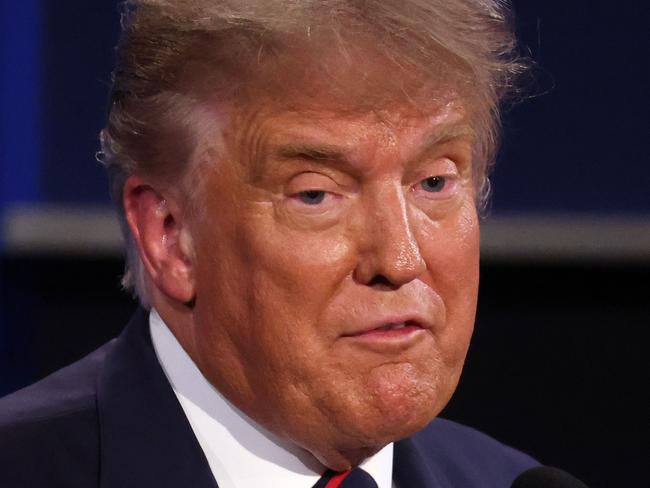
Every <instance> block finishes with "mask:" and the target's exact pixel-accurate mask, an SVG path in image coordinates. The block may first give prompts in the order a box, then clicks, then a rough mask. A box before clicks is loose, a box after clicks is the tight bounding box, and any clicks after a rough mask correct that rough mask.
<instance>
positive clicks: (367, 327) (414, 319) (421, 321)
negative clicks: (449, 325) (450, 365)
mask: <svg viewBox="0 0 650 488" xmlns="http://www.w3.org/2000/svg"><path fill="white" fill-rule="evenodd" d="M398 324H405V325H412V326H416V327H420V328H422V329H430V328H432V326H433V324H432V323H431V322H430V321H429V320H428V319H427V318H426V317H424V316H422V315H420V314H408V315H395V316H388V317H382V318H379V319H374V320H371V321H367V320H365V321H364V325H362V326H360V327H357V328H355V329H351V330H349V331H346V332H345V333H344V334H343V336H344V337H352V336H358V335H362V334H366V333H368V332H370V331H373V330H375V329H379V328H382V327H387V326H391V325H398Z"/></svg>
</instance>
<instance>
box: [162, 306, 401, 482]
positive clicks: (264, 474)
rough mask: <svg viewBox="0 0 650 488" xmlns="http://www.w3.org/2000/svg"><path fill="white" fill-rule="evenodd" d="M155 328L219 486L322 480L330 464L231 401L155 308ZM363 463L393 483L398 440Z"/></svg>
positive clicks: (379, 479)
mask: <svg viewBox="0 0 650 488" xmlns="http://www.w3.org/2000/svg"><path fill="white" fill-rule="evenodd" d="M149 327H150V331H151V340H152V342H153V347H154V349H155V351H156V355H157V357H158V361H159V362H160V364H161V366H162V369H163V371H164V372H165V375H166V376H167V379H168V380H169V382H170V384H171V386H172V388H173V390H174V393H175V394H176V397H177V398H178V401H179V402H180V404H181V406H182V407H183V411H184V412H185V415H186V416H187V419H188V420H189V423H190V425H191V426H192V430H193V431H194V434H195V435H196V438H197V439H198V441H199V444H200V445H201V448H202V449H203V452H204V453H205V457H206V458H207V460H208V463H209V464H210V469H211V470H212V474H213V475H214V478H215V479H216V480H217V483H218V484H219V488H259V487H260V486H269V487H275V486H277V487H282V488H311V487H312V486H313V485H314V484H315V483H316V482H317V481H318V480H319V478H320V477H321V474H322V473H323V472H325V468H324V467H323V466H322V465H321V464H320V463H319V462H318V461H316V459H315V458H314V457H313V456H312V455H311V454H309V453H308V452H307V451H305V450H304V449H301V448H299V447H297V446H295V445H292V444H290V443H288V442H286V441H284V440H282V439H280V438H278V437H276V436H275V435H274V434H272V433H271V432H269V431H267V430H266V429H264V428H263V427H262V426H260V425H258V424H257V423H255V421H253V420H252V419H250V418H248V417H247V416H246V415H245V414H244V413H242V412H241V411H240V410H239V409H237V407H235V406H234V405H232V404H231V403H230V402H229V401H228V400H226V399H225V398H224V397H223V396H222V395H221V394H220V393H219V392H218V391H217V389H216V388H214V387H213V386H212V384H210V382H208V380H207V379H205V377H204V376H203V374H201V372H200V371H199V369H198V368H197V367H196V365H195V364H194V362H193V361H192V360H191V359H190V357H189V356H188V355H187V353H186V352H185V350H184V349H183V348H182V346H181V345H180V343H179V342H178V341H177V340H176V337H174V335H173V334H172V333H171V331H170V330H169V328H168V327H167V326H166V325H165V323H164V322H163V320H162V319H161V318H160V316H159V315H158V313H157V312H156V311H155V310H153V309H152V311H151V314H150V315H149ZM154 408H155V407H154ZM361 467H362V468H363V469H364V470H365V471H367V472H368V473H370V475H371V476H372V477H373V478H374V479H375V481H376V482H377V485H378V486H379V488H391V486H392V482H391V478H392V471H393V445H392V444H389V445H387V446H386V447H384V448H383V449H382V450H381V451H379V452H378V453H377V454H375V455H374V456H372V457H370V458H368V459H366V460H365V461H364V462H363V463H362V464H361Z"/></svg>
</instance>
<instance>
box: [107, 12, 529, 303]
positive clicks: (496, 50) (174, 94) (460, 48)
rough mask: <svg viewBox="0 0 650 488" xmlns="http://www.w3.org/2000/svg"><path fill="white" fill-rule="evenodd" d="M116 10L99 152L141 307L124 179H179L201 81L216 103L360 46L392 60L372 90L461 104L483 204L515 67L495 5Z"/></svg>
mask: <svg viewBox="0 0 650 488" xmlns="http://www.w3.org/2000/svg"><path fill="white" fill-rule="evenodd" d="M123 6H124V12H123V16H122V35H121V38H120V41H119V43H118V46H117V50H116V66H115V70H114V72H113V86H112V92H111V98H110V107H109V109H110V111H109V116H108V121H107V124H106V127H105V128H104V129H103V130H102V132H101V135H100V137H101V145H102V153H101V154H102V161H103V162H104V163H105V165H106V166H107V168H108V173H109V178H110V181H111V191H112V196H113V198H114V201H115V202H116V204H117V205H118V207H119V209H120V219H121V223H122V230H123V233H124V236H125V240H126V245H127V269H126V273H125V276H124V278H123V284H124V286H125V287H126V288H129V289H132V290H134V291H135V293H136V294H137V295H138V296H139V298H140V300H141V302H142V303H143V304H145V305H146V304H147V302H148V297H147V296H146V291H145V286H144V283H145V281H144V270H143V266H142V263H141V261H140V258H139V255H138V252H137V249H136V246H135V245H134V242H133V238H132V236H131V234H130V232H129V229H128V226H127V225H126V222H125V219H124V212H123V210H124V209H123V207H122V192H123V186H124V182H125V181H126V179H127V178H128V177H129V176H130V175H133V174H140V175H145V176H147V177H150V178H157V179H159V180H160V181H180V182H182V181H183V177H184V176H185V175H187V174H188V173H189V172H190V169H191V168H190V165H191V161H192V152H193V149H194V148H195V147H196V145H197V137H198V132H197V130H196V125H195V121H194V119H193V114H194V112H195V111H196V109H197V107H198V105H199V103H200V100H201V97H202V95H205V93H202V92H203V91H205V90H206V88H205V87H206V86H209V87H210V89H209V90H210V91H212V92H220V99H222V100H233V99H236V98H240V97H245V96H246V93H247V92H246V90H245V87H246V86H247V85H250V84H252V83H257V85H258V87H259V86H263V87H264V89H265V90H267V91H272V90H274V89H279V88H284V89H287V87H286V78H284V79H282V80H278V79H274V76H275V74H277V73H278V72H280V71H285V70H286V69H299V68H300V69H303V68H304V66H305V62H304V61H305V60H304V59H300V60H299V61H295V60H296V59H297V58H299V57H300V56H306V60H307V61H308V63H307V64H311V65H313V66H317V67H318V66H319V63H320V62H321V61H320V59H321V57H320V54H322V51H323V49H325V47H327V49H329V50H332V49H335V55H336V56H338V58H340V59H341V60H342V62H345V61H346V60H347V62H348V65H349V66H353V65H354V59H355V54H356V56H359V55H360V54H359V49H360V48H359V46H360V45H364V46H372V48H373V52H374V54H375V55H377V56H381V57H383V58H384V60H385V61H386V62H389V63H392V64H393V65H394V67H395V71H394V76H390V77H387V80H386V83H382V85H384V84H385V85H386V86H389V85H390V84H391V83H392V84H393V85H394V86H392V87H390V88H389V90H392V91H394V92H396V93H397V92H401V93H402V94H403V95H404V96H406V97H408V98H413V99H415V98H417V97H420V96H421V94H417V93H414V92H409V90H410V89H411V87H406V86H405V83H404V82H403V80H404V79H406V78H409V77H410V78H413V77H415V78H417V79H418V80H419V81H422V80H426V79H427V78H428V79H430V80H432V81H433V80H435V81H436V82H437V84H438V85H440V84H444V85H445V86H446V87H450V88H452V89H453V90H456V91H457V92H458V93H459V94H460V95H461V96H462V97H463V98H465V99H471V105H472V109H473V111H474V114H473V124H474V130H475V133H476V145H475V146H476V147H475V150H474V158H475V164H474V166H475V168H474V179H475V188H476V192H477V201H478V202H479V205H482V204H483V203H484V202H485V201H486V199H487V194H488V192H489V180H488V178H487V175H488V171H489V168H490V166H491V164H492V161H493V159H494V156H495V152H496V148H497V144H498V134H499V107H500V105H501V102H502V101H503V100H504V98H505V97H507V96H508V95H509V94H510V93H512V92H513V88H514V79H515V77H516V76H517V75H518V74H519V73H520V72H521V71H522V67H523V64H522V63H521V62H520V60H519V59H518V58H517V56H516V54H515V40H514V35H513V32H512V27H511V19H510V13H509V10H508V6H507V3H506V2H505V1H503V0H127V1H126V2H124V4H123ZM332 46H334V47H332ZM292 59H294V62H293V63H292V62H291V60H292ZM305 76H306V77H307V79H309V76H310V74H309V72H308V71H304V72H303V78H302V79H303V81H304V77H305ZM297 78H300V77H297ZM208 80H209V83H206V81H208ZM332 83H333V84H334V82H333V81H332ZM412 85H413V86H415V85H417V83H415V84H412ZM420 86H422V84H420ZM334 88H335V87H333V89H334ZM348 89H350V87H341V88H340V92H341V93H343V92H345V91H346V90H348ZM296 93H298V92H296ZM382 93H383V92H382ZM384 95H385V93H384V94H383V95H382V96H384ZM368 100H370V101H368V103H369V104H378V103H381V100H380V99H379V98H377V99H374V98H372V97H369V99H368ZM181 185H182V183H181Z"/></svg>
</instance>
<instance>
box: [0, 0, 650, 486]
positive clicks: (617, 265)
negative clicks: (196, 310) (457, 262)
mask: <svg viewBox="0 0 650 488" xmlns="http://www.w3.org/2000/svg"><path fill="white" fill-rule="evenodd" d="M0 5H1V9H2V11H1V13H2V19H1V20H0V22H1V24H0V61H1V64H0V66H2V68H1V69H2V72H1V75H0V102H2V110H1V111H0V112H1V113H0V212H2V211H3V210H4V212H5V213H6V212H7V211H8V210H9V209H11V208H13V207H15V206H20V205H25V204H29V205H32V204H39V205H50V204H66V205H93V206H96V205H100V206H101V205H107V204H108V195H107V189H106V187H107V184H106V180H105V176H104V174H103V172H102V169H101V168H100V167H99V165H98V164H97V163H95V162H94V158H93V155H94V153H95V151H96V150H97V133H98V131H99V129H100V128H101V126H102V123H103V116H104V100H105V97H106V93H107V89H108V80H109V79H110V74H109V73H110V64H111V57H112V46H113V44H114V42H115V40H116V37H117V32H118V23H119V16H118V14H117V8H116V1H115V0H101V1H100V0H93V1H92V2H88V1H87V0H68V1H66V2H54V1H49V0H24V1H21V2H15V1H10V0H2V3H1V4H0ZM515 7H516V11H517V13H518V21H517V27H518V31H519V35H520V39H521V41H522V48H523V50H524V51H525V52H528V53H529V54H530V56H531V57H532V59H533V60H534V61H535V62H536V63H537V65H538V66H537V68H536V70H535V81H533V82H531V83H530V84H529V87H528V90H529V93H530V95H531V96H530V97H529V99H528V100H526V101H525V102H524V103H521V104H519V105H517V106H516V107H514V108H512V109H511V110H509V111H508V112H507V114H506V121H505V133H506V135H505V143H504V147H503V151H502V155H501V157H500V161H499V164H498V166H497V169H496V172H495V174H494V178H493V181H494V187H495V196H494V201H493V207H492V213H493V214H494V216H495V217H499V216H502V215H511V214H520V215H521V214H523V215H554V216H562V215H564V214H571V215H574V216H575V215H578V216H581V215H584V216H585V218H594V216H595V217H598V216H603V217H608V218H611V217H618V216H620V217H621V218H627V217H630V216H632V217H636V218H638V217H641V218H649V219H650V217H649V216H650V198H649V189H650V164H648V163H649V162H650V161H649V158H648V149H647V140H648V135H649V134H648V123H647V113H648V103H647V98H648V97H647V90H648V86H650V83H649V82H650V79H649V78H650V77H649V76H648V74H649V69H648V62H647V58H648V42H647V36H648V27H647V26H648V6H647V4H646V3H642V2H640V1H638V2H625V3H622V4H620V7H619V6H618V5H617V4H613V3H612V2H605V1H588V0H572V1H566V0H565V1H559V0H526V1H524V0H521V1H517V2H515ZM606 231H607V230H606V229H604V230H603V232H606ZM1 237H2V236H1V235H0V395H1V394H4V393H8V392H10V391H13V390H15V389H17V388H20V387H21V386H23V385H26V384H28V383H30V382H32V381H34V380H36V379H38V378H41V377H43V376H44V375H46V374H48V373H49V372H51V371H53V370H55V369H57V368H59V367H61V366H62V365H64V364H67V363H69V362H71V361H74V360H75V359H77V358H79V357H81V356H83V355H84V354H86V353H87V352H89V351H91V350H92V349H93V348H95V347H97V346H98V345H99V344H101V343H102V342H104V341H105V340H107V339H108V338H110V337H113V336H114V335H116V334H117V333H119V331H120V329H121V327H122V325H123V324H124V323H125V321H126V319H127V318H128V316H129V315H130V313H131V312H132V310H133V309H134V307H135V304H134V303H133V301H132V300H130V299H129V298H128V297H127V296H126V295H124V294H123V293H121V292H120V290H119V275H120V273H121V269H122V264H121V259H120V257H119V256H118V255H116V254H112V253H106V252H97V253H94V254H93V253H91V254H87V253H86V254H85V255H83V256H80V255H75V254H68V255H61V254H55V253H48V252H44V251H41V252H39V253H38V254H34V253H29V252H21V251H20V249H10V250H9V249H7V250H5V251H2V250H1V249H2V247H1V246H2V239H1ZM649 278H650V258H648V256H647V255H646V257H645V258H643V257H639V258H638V259H635V260H631V261H630V260H626V261H625V262H622V261H618V260H617V259H607V258H606V257H605V258H602V259H598V258H595V257H594V256H591V257H590V258H587V259H576V260H567V259H559V260H556V261H554V262H551V261H549V260H548V259H541V258H538V257H536V256H534V255H531V256H529V257H527V258H526V259H522V258H521V256H519V257H518V258H517V259H514V258H513V259H508V257H507V256H505V257H504V256H502V257H500V258H499V259H494V258H492V259H488V260H486V261H484V263H483V266H482V283H481V292H480V305H479V313H478V319H477V329H476V334H475V336H474V340H473V344H472V348H471V350H470V356H469V359H468V362H467V366H466V371H465V374H464V376H463V378H462V380H461V384H460V387H459V390H458V392H457V394H456V396H455V397H454V399H453V400H452V402H451V404H450V405H449V406H448V408H447V409H446V410H445V415H446V416H447V417H449V418H453V419H456V420H460V421H461V422H464V423H466V424H469V425H472V426H474V427H477V428H479V429H481V430H483V431H485V432H487V433H489V434H491V435H493V436H495V437H497V438H498V439H500V440H502V441H504V442H506V443H509V444H512V445H514V446H516V447H518V448H520V449H522V450H524V451H526V452H528V453H530V454H532V455H534V456H536V457H538V458H539V459H540V460H541V461H543V462H545V463H548V464H553V465H557V466H559V467H561V468H564V469H567V470H569V471H571V472H572V473H574V474H575V475H577V476H578V477H581V478H582V479H583V480H584V481H586V482H587V483H588V484H589V485H590V486H591V487H592V488H594V487H602V488H604V487H614V486H648V485H649V484H650V483H649V482H650V478H649V476H648V474H647V465H648V460H650V450H649V448H648V445H649V443H648V412H649V411H650V409H649V408H648V403H647V401H646V400H645V399H644V398H643V397H644V394H643V392H644V391H645V390H647V387H648V384H649V383H648V375H647V373H648V354H647V352H646V349H647V347H648V339H649V334H648V328H649V327H648V326H650V310H649V306H648V292H649V291H650V287H649V286H648V282H649Z"/></svg>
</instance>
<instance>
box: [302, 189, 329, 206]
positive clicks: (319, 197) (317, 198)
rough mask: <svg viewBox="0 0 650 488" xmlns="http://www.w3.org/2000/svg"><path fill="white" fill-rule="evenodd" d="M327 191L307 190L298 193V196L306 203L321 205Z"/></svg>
mask: <svg viewBox="0 0 650 488" xmlns="http://www.w3.org/2000/svg"><path fill="white" fill-rule="evenodd" d="M325 195H326V192H324V191H323V190H306V191H301V192H299V193H297V194H296V198H298V200H300V201H301V202H302V203H304V204H306V205H319V204H320V203H323V200H325Z"/></svg>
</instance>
